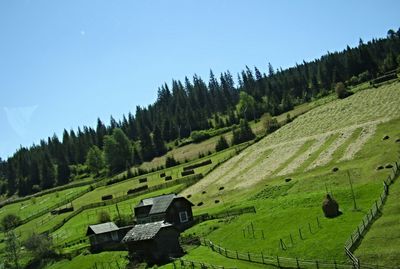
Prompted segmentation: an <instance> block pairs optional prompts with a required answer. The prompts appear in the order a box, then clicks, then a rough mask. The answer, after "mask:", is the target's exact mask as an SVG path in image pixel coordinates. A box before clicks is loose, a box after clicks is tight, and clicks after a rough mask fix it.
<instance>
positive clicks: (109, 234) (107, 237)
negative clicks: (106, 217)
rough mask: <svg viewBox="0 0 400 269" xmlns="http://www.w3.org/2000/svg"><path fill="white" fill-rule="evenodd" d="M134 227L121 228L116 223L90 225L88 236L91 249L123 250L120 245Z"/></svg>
mask: <svg viewBox="0 0 400 269" xmlns="http://www.w3.org/2000/svg"><path fill="white" fill-rule="evenodd" d="M131 228H132V226H127V227H122V228H119V227H118V226H117V225H116V224H115V223H114V222H106V223H101V224H96V225H90V226H89V227H88V228H87V231H86V236H88V237H89V241H90V247H91V249H92V250H94V251H101V250H112V249H123V246H122V245H121V244H120V242H121V240H122V238H123V237H124V236H125V234H126V232H127V231H128V230H129V229H131Z"/></svg>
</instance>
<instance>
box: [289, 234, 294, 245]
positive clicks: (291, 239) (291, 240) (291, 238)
mask: <svg viewBox="0 0 400 269" xmlns="http://www.w3.org/2000/svg"><path fill="white" fill-rule="evenodd" d="M289 235H290V242H292V245H293V237H292V234H291V233H290V234H289Z"/></svg>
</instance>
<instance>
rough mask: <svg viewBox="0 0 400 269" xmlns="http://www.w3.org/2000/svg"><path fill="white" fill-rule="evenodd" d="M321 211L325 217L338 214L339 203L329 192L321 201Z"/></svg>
mask: <svg viewBox="0 0 400 269" xmlns="http://www.w3.org/2000/svg"><path fill="white" fill-rule="evenodd" d="M322 211H323V212H324V215H325V217H327V218H334V217H337V216H339V215H340V212H339V204H338V203H337V202H336V201H335V200H334V199H333V198H332V197H331V196H330V195H329V194H327V195H326V197H325V199H324V201H323V202H322Z"/></svg>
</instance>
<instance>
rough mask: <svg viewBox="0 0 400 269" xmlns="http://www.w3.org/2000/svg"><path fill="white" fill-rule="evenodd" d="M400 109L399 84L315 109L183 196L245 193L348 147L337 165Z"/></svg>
mask: <svg viewBox="0 0 400 269" xmlns="http://www.w3.org/2000/svg"><path fill="white" fill-rule="evenodd" d="M399 107H400V89H399V83H393V84H390V85H386V86H382V87H380V88H377V89H374V88H372V89H368V90H365V91H362V92H359V93H357V94H354V95H353V96H350V97H348V98H346V99H344V100H335V101H333V102H331V103H329V104H327V105H323V106H320V107H317V108H315V109H313V110H311V111H309V112H307V113H305V114H304V115H301V116H299V117H298V118H297V119H295V120H294V121H293V122H292V123H290V124H287V125H285V126H283V127H282V128H281V129H279V130H277V131H276V132H275V133H273V134H271V135H269V136H267V137H266V138H264V139H262V140H261V141H260V142H259V143H256V144H254V145H252V146H251V147H249V148H247V149H246V150H244V151H243V152H242V153H241V154H239V155H237V156H235V157H234V158H232V159H231V160H229V161H228V162H226V163H224V164H223V165H222V166H221V167H220V168H219V169H217V170H215V171H214V172H212V173H211V174H210V175H208V176H207V177H205V178H204V179H203V180H201V181H200V182H199V183H197V184H195V185H194V186H192V187H190V188H188V189H187V190H185V191H184V192H183V193H182V194H183V195H188V194H192V195H193V194H196V193H200V192H202V191H203V190H204V189H207V188H209V187H210V186H218V187H219V186H224V187H225V190H243V189H244V188H250V187H251V186H253V185H255V184H257V183H259V182H260V181H262V180H264V179H267V178H270V177H275V176H285V175H289V174H291V173H293V172H306V171H308V170H311V169H314V168H316V167H318V166H323V165H326V164H328V163H330V162H331V161H332V158H333V155H334V153H335V152H337V151H338V150H339V149H340V147H341V146H343V145H346V146H347V147H346V148H345V149H344V150H343V153H342V155H341V156H339V159H338V160H336V161H345V160H349V159H352V158H353V157H354V156H355V155H356V154H357V152H359V150H360V149H361V148H362V147H363V145H364V144H365V143H366V142H367V141H368V140H369V139H370V138H371V137H372V136H373V135H374V133H375V131H376V127H377V125H378V124H380V123H383V122H387V121H389V120H391V119H394V118H398V117H400V110H399ZM352 138H353V139H352ZM346 142H347V144H346ZM315 153H317V154H315ZM313 154H314V155H316V156H313ZM313 157H314V160H311V158H313ZM307 161H308V162H309V163H308V165H305V164H307ZM212 194H215V195H216V196H217V195H218V188H216V187H215V188H213V191H212V192H211V193H210V192H208V195H209V196H211V195H212ZM194 196H196V195H194Z"/></svg>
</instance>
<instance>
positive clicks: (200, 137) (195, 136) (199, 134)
mask: <svg viewBox="0 0 400 269" xmlns="http://www.w3.org/2000/svg"><path fill="white" fill-rule="evenodd" d="M210 137H211V136H210V134H209V133H208V132H207V131H203V130H202V131H193V132H192V133H191V134H190V138H191V139H192V141H193V142H194V143H199V142H201V141H204V140H206V139H208V138H210Z"/></svg>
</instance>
